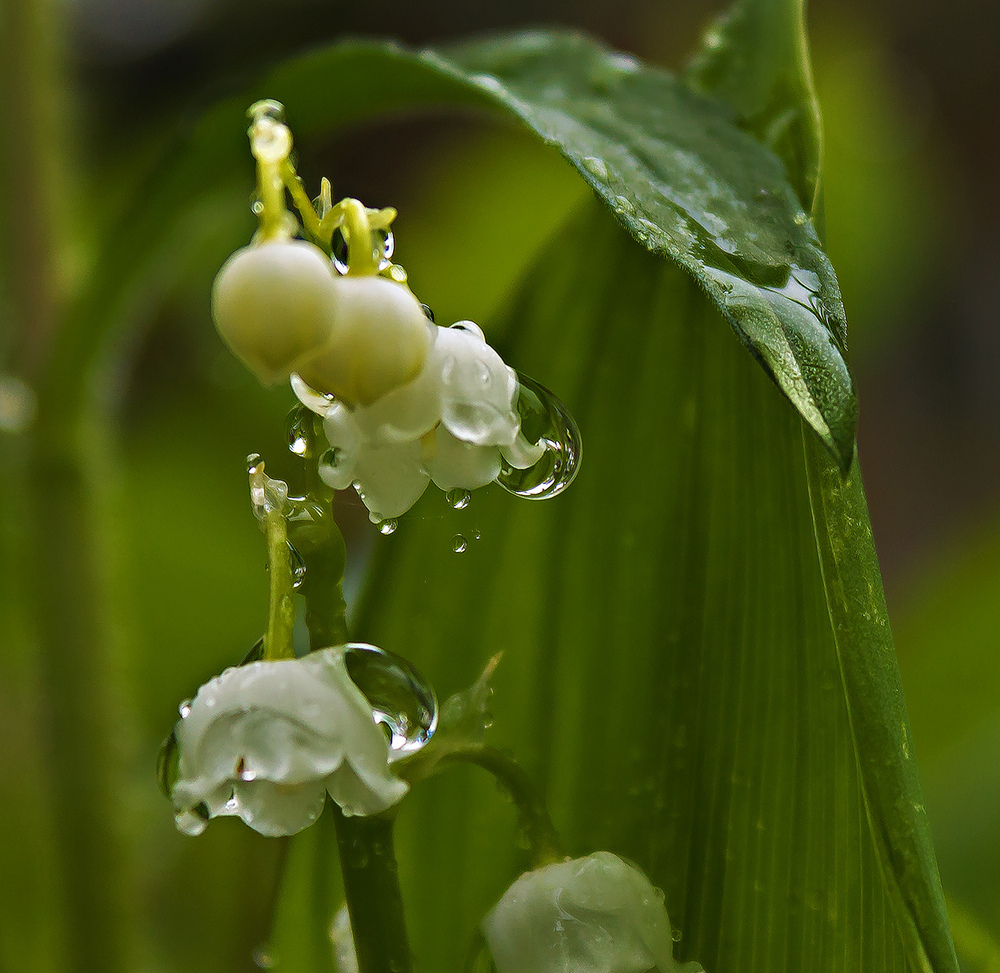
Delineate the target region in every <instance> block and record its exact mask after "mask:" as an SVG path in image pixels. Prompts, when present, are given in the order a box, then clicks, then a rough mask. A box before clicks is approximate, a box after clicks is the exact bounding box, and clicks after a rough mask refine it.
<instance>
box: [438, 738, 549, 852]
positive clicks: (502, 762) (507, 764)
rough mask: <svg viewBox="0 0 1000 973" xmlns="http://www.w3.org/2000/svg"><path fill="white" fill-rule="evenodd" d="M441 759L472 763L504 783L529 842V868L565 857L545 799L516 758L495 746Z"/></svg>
mask: <svg viewBox="0 0 1000 973" xmlns="http://www.w3.org/2000/svg"><path fill="white" fill-rule="evenodd" d="M444 762H446V763H451V762H461V763H470V764H475V765H476V766H477V767H482V768H483V770H487V771H489V772H490V773H491V774H492V775H493V776H494V777H495V778H496V779H497V780H498V781H499V782H500V783H501V784H502V785H503V787H504V788H505V790H506V791H507V793H508V794H510V796H511V799H512V800H513V801H514V804H515V806H516V807H517V815H518V824H519V825H520V827H521V830H522V831H523V832H524V834H525V836H526V837H527V839H528V841H529V842H530V844H531V867H532V868H541V867H542V866H544V865H551V864H552V863H553V862H559V861H562V860H563V859H564V858H565V857H566V856H565V854H564V853H563V850H562V842H561V841H560V838H559V833H558V832H557V831H556V829H555V826H554V825H553V824H552V819H551V818H550V817H549V812H548V809H547V808H546V807H545V801H544V800H543V799H542V796H541V795H540V794H539V793H538V789H537V788H536V787H535V783H534V781H532V779H531V778H530V777H529V776H528V775H527V773H525V771H524V768H523V767H521V765H520V764H519V763H517V761H515V760H514V759H513V758H511V757H508V756H507V755H506V754H505V753H503V752H502V751H500V750H497V749H496V748H495V747H469V748H467V749H462V750H456V751H454V752H453V753H450V754H449V755H448V756H447V757H446V758H444Z"/></svg>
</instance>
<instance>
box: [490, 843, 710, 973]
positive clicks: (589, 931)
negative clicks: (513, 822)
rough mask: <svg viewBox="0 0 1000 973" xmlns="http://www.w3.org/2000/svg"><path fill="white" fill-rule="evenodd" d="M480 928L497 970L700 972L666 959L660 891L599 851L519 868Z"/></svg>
mask: <svg viewBox="0 0 1000 973" xmlns="http://www.w3.org/2000/svg"><path fill="white" fill-rule="evenodd" d="M482 931H483V935H484V937H485V939H486V943H487V946H488V947H489V949H490V953H491V954H492V956H493V962H494V963H495V964H496V968H497V970H498V971H499V973H649V971H650V970H657V971H658V973H703V970H702V967H701V966H700V965H699V964H698V963H683V964H680V963H677V962H675V961H674V958H673V937H672V934H671V928H670V920H669V919H668V917H667V910H666V908H665V907H664V905H663V893H662V892H660V891H659V890H658V889H656V888H654V887H653V885H652V884H651V883H650V881H649V879H648V878H646V876H645V875H643V873H642V872H640V871H639V869H637V868H635V867H634V866H633V865H630V864H628V863H627V862H625V861H623V860H622V859H621V858H619V857H618V856H617V855H612V854H611V853H610V852H607V851H599V852H597V853H596V854H593V855H588V856H587V857H586V858H575V859H573V860H571V861H564V862H557V863H555V864H552V865H546V866H545V867H543V868H538V869H536V870H534V871H531V872H525V873H524V874H523V875H522V876H521V877H520V878H519V879H518V880H517V881H516V882H514V884H513V885H512V886H511V887H510V888H509V889H507V891H506V892H505V893H504V895H503V897H502V898H501V899H500V901H499V902H498V903H497V904H496V906H494V908H493V909H492V910H491V911H490V912H489V913H488V914H487V916H486V918H485V919H484V920H483V922H482Z"/></svg>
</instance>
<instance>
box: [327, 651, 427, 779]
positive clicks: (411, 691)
mask: <svg viewBox="0 0 1000 973" xmlns="http://www.w3.org/2000/svg"><path fill="white" fill-rule="evenodd" d="M344 663H345V664H346V666H347V671H348V673H349V675H350V677H351V679H353V680H354V683H355V685H357V687H358V689H360V690H361V692H363V693H364V694H365V696H366V698H367V699H368V702H370V703H371V705H372V710H373V715H374V717H375V722H376V723H381V724H383V725H384V726H385V727H386V728H387V729H388V730H389V733H390V740H389V760H390V761H392V760H398V759H399V758H401V757H405V756H408V755H409V754H411V753H416V752H417V751H418V750H420V749H421V748H422V747H423V746H424V745H425V744H426V743H427V741H428V740H430V738H431V737H432V736H433V735H434V731H435V729H436V728H437V719H438V704H437V697H436V696H435V695H434V690H433V689H432V688H431V686H430V684H429V683H428V682H427V681H426V680H425V679H424V677H423V676H421V675H420V673H419V672H417V670H416V669H414V668H413V666H411V665H410V663H409V662H407V661H406V660H405V659H402V658H400V657H399V656H398V655H394V654H393V653H392V652H386V651H385V649H380V648H377V647H376V646H374V645H364V644H362V643H352V644H350V645H348V646H346V647H345V649H344Z"/></svg>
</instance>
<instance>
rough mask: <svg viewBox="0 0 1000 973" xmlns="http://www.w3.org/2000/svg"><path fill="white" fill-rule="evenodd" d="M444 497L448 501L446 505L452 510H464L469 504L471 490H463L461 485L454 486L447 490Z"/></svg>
mask: <svg viewBox="0 0 1000 973" xmlns="http://www.w3.org/2000/svg"><path fill="white" fill-rule="evenodd" d="M445 499H446V500H447V501H448V506H449V507H451V508H452V509H454V510H465V508H466V507H467V506H469V501H470V500H472V492H471V491H470V490H463V489H462V488H461V487H455V489H454V490H449V491H448V492H447V493H446V494H445Z"/></svg>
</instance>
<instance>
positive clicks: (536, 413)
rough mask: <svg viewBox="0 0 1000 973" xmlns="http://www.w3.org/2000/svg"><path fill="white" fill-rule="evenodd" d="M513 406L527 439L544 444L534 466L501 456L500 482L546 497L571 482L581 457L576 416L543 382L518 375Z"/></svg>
mask: <svg viewBox="0 0 1000 973" xmlns="http://www.w3.org/2000/svg"><path fill="white" fill-rule="evenodd" d="M518 380H519V383H520V386H519V388H518V395H517V402H516V403H515V408H516V410H517V414H518V415H519V416H520V417H521V432H522V433H523V435H524V437H525V438H526V439H527V440H528V442H529V443H534V444H537V445H540V446H544V447H545V452H544V453H543V454H542V457H541V459H539V460H538V462H537V463H535V464H534V466H530V467H528V469H526V470H520V469H517V468H516V467H513V466H511V465H510V464H509V463H508V462H507V461H506V460H505V459H503V458H501V461H500V464H501V469H500V475H499V476H498V477H497V483H499V484H500V485H501V486H502V487H503V488H504V489H505V490H507V491H509V492H510V493H513V494H515V495H516V496H519V497H526V498H527V499H529V500H547V499H549V498H550V497H554V496H557V495H558V494H560V493H562V492H563V490H565V489H566V487H568V486H569V485H570V483H572V482H573V478H574V477H575V476H576V474H577V471H578V470H579V468H580V460H581V458H582V457H583V443H582V441H581V439H580V430H579V428H578V427H577V425H576V420H575V419H574V418H573V417H572V416H571V415H570V414H569V410H568V409H567V408H566V406H564V405H563V404H562V402H560V401H559V399H558V398H556V396H555V395H553V394H552V393H551V392H550V391H549V390H548V389H547V388H545V386H544V385H539V384H538V382H536V381H534V379H531V378H528V377H527V376H525V375H518Z"/></svg>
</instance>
